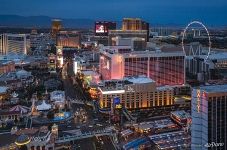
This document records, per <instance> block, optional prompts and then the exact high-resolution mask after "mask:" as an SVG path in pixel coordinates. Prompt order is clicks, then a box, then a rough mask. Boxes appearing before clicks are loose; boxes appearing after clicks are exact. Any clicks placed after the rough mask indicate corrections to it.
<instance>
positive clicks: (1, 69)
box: [0, 61, 15, 74]
mask: <svg viewBox="0 0 227 150" xmlns="http://www.w3.org/2000/svg"><path fill="white" fill-rule="evenodd" d="M12 71H15V63H14V62H12V61H7V62H0V74H3V73H8V72H12Z"/></svg>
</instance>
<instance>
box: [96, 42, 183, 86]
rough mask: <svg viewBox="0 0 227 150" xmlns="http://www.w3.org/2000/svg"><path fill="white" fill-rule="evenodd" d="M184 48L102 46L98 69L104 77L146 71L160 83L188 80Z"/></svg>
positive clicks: (172, 83)
mask: <svg viewBox="0 0 227 150" xmlns="http://www.w3.org/2000/svg"><path fill="white" fill-rule="evenodd" d="M184 59H185V57H184V54H183V53H182V52H161V51H160V50H159V51H157V50H154V51H131V47H130V46H101V47H100V68H99V73H100V74H101V78H102V79H103V80H112V79H123V78H124V77H128V76H138V75H145V76H147V77H149V78H151V79H153V80H154V81H155V82H156V84H157V86H164V85H170V86H175V85H183V84H184V83H185V65H184Z"/></svg>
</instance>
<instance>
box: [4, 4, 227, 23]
mask: <svg viewBox="0 0 227 150" xmlns="http://www.w3.org/2000/svg"><path fill="white" fill-rule="evenodd" d="M12 2H13V4H12ZM125 8H127V11H125ZM226 8H227V2H226V1H224V0H218V1H211V0H209V1H204V0H202V1H199V2H198V1H195V0H191V1H189V0H185V1H183V2H182V1H180V0H174V1H171V2H168V1H164V0H161V1H155V2H150V1H148V0H144V1H143V2H141V1H134V0H133V1H130V3H129V1H128V0H124V1H119V0H117V1H103V0H98V1H91V0H87V2H86V3H84V1H81V0H79V1H72V0H68V1H66V2H65V1H64V2H63V1H60V0H55V1H53V0H50V1H47V2H46V1H43V0H40V1H28V0H22V1H13V0H1V5H0V15H20V16H40V15H41V16H49V17H52V18H66V19H69V18H71V19H78V18H84V19H92V20H115V21H120V20H121V18H124V17H138V18H143V19H144V20H147V21H148V22H150V23H153V24H162V25H163V24H177V25H182V24H183V25H184V24H187V23H188V22H190V21H192V20H200V21H202V22H204V23H205V24H207V25H210V26H224V25H226V24H227V20H224V19H223V18H226V17H227V15H226V14H227V9H226ZM157 14H158V15H157Z"/></svg>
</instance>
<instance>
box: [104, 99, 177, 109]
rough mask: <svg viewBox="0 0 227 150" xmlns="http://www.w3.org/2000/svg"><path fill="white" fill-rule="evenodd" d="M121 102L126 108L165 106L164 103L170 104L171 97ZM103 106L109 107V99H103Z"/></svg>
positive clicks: (171, 101)
mask: <svg viewBox="0 0 227 150" xmlns="http://www.w3.org/2000/svg"><path fill="white" fill-rule="evenodd" d="M121 104H122V105H123V106H126V107H127V108H138V107H154V106H166V105H172V104H173V99H169V100H166V99H164V100H156V101H146V102H143V101H141V102H139V101H136V102H135V101H130V102H122V103H121ZM103 106H104V107H111V103H110V100H104V101H103Z"/></svg>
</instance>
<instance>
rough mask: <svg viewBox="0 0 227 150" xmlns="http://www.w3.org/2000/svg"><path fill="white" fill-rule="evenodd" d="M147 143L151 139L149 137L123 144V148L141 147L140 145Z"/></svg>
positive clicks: (128, 149) (126, 149)
mask: <svg viewBox="0 0 227 150" xmlns="http://www.w3.org/2000/svg"><path fill="white" fill-rule="evenodd" d="M147 143H149V140H148V139H147V138H139V139H135V140H133V141H131V142H129V143H127V144H125V145H123V149H124V150H130V149H139V146H140V145H143V144H147Z"/></svg>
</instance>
